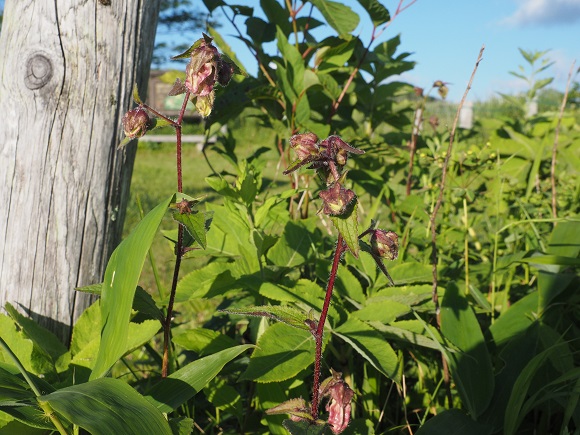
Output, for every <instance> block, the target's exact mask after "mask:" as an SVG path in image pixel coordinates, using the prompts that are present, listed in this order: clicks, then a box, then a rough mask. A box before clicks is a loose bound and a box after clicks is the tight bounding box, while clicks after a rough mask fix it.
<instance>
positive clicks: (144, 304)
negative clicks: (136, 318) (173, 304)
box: [133, 287, 165, 322]
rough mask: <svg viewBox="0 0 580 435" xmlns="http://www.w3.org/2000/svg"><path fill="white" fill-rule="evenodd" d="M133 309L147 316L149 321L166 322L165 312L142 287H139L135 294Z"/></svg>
mask: <svg viewBox="0 0 580 435" xmlns="http://www.w3.org/2000/svg"><path fill="white" fill-rule="evenodd" d="M133 309H134V310H135V311H137V312H138V313H140V314H142V315H145V316H146V318H148V319H155V320H159V321H160V322H164V321H165V316H164V314H163V312H162V311H161V310H160V309H159V307H158V306H157V304H155V301H154V300H153V298H152V297H151V295H150V294H149V293H147V292H146V291H145V290H143V288H142V287H137V291H136V292H135V299H134V300H133Z"/></svg>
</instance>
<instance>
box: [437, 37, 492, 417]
mask: <svg viewBox="0 0 580 435" xmlns="http://www.w3.org/2000/svg"><path fill="white" fill-rule="evenodd" d="M484 50H485V45H483V46H482V47H481V50H479V56H478V57H477V61H476V62H475V67H474V68H473V72H472V73H471V78H470V79H469V83H468V84H467V88H466V89H465V93H464V94H463V98H461V102H460V103H459V106H458V107H457V113H456V114H455V119H454V120H453V126H452V128H451V134H450V136H449V147H448V148H447V154H446V156H445V161H444V163H443V174H442V175H441V184H440V186H439V197H438V198H437V202H436V203H435V207H433V211H432V212H431V216H430V218H429V223H430V225H431V250H432V252H431V262H432V265H433V293H432V300H433V304H434V305H435V315H436V318H437V328H439V329H440V328H441V312H440V309H439V297H438V295H437V285H438V281H437V261H438V260H437V241H436V239H437V227H436V225H435V220H436V218H437V213H438V211H439V209H440V208H441V204H442V203H443V192H444V191H445V180H446V178H447V170H448V167H449V160H450V159H451V150H452V149H453V139H454V138H455V130H456V129H457V123H458V122H459V113H460V112H461V108H462V107H463V104H464V103H465V99H466V98H467V94H468V93H469V90H470V89H471V84H472V83H473V78H474V77H475V73H476V71H477V67H478V66H479V63H480V62H481V59H482V56H483V51H484ZM441 358H442V364H443V376H444V380H445V386H446V387H447V401H448V402H449V406H452V403H453V402H452V397H451V389H450V377H449V366H448V365H447V360H446V359H445V356H444V355H441Z"/></svg>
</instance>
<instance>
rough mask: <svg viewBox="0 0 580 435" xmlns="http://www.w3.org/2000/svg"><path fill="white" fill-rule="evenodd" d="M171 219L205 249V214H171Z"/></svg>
mask: <svg viewBox="0 0 580 435" xmlns="http://www.w3.org/2000/svg"><path fill="white" fill-rule="evenodd" d="M173 219H174V220H176V221H177V222H179V223H180V224H182V225H183V226H184V227H185V229H186V230H187V231H188V232H189V234H190V235H191V237H193V238H194V240H195V241H196V242H197V243H199V245H200V246H201V247H202V248H203V249H205V248H206V247H207V238H206V231H207V230H206V227H205V223H206V218H205V213H200V212H194V213H179V212H176V213H173Z"/></svg>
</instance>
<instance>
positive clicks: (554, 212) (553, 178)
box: [550, 60, 576, 225]
mask: <svg viewBox="0 0 580 435" xmlns="http://www.w3.org/2000/svg"><path fill="white" fill-rule="evenodd" d="M575 65H576V61H575V60H574V61H572V65H571V66H570V72H569V73H568V83H566V90H565V91H564V98H562V105H561V106H560V113H559V115H558V123H557V124H556V131H555V133H554V146H553V147H552V165H551V168H550V180H551V181H552V217H553V218H554V219H557V218H558V213H557V207H556V154H557V152H558V139H559V137H560V126H561V124H562V118H563V117H564V109H565V108H566V101H567V100H568V90H569V89H570V82H571V81H572V76H573V75H574V66H575ZM554 225H556V223H555V222H554Z"/></svg>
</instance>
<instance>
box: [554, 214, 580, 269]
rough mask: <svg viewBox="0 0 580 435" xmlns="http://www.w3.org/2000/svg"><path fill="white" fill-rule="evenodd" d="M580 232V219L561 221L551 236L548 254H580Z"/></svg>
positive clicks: (568, 255) (575, 255) (574, 255)
mask: <svg viewBox="0 0 580 435" xmlns="http://www.w3.org/2000/svg"><path fill="white" fill-rule="evenodd" d="M578 234H580V221H565V222H559V223H558V225H556V227H554V230H553V231H552V235H551V236H550V244H549V246H548V254H551V255H555V256H558V257H571V258H576V257H578V254H580V240H578ZM558 264H560V263H558Z"/></svg>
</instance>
